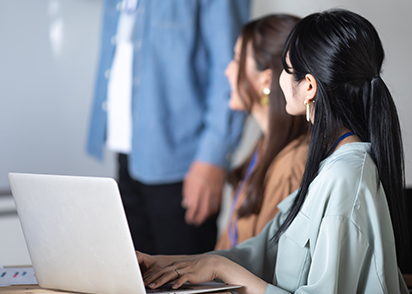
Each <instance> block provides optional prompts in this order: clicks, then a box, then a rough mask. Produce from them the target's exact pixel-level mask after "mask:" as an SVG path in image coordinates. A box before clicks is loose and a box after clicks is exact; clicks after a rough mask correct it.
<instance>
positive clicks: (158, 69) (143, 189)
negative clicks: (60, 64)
mask: <svg viewBox="0 0 412 294" xmlns="http://www.w3.org/2000/svg"><path fill="white" fill-rule="evenodd" d="M249 9H250V0H196V1H195V0H185V1H182V0H179V1H175V0H123V1H118V0H117V1H116V0H106V1H105V2H104V16H103V31H102V39H101V55H100V61H99V68H98V73H97V81H96V88H95V95H94V102H93V107H92V115H91V122H90V131H89V138H88V146H87V151H88V153H89V154H91V155H92V156H95V157H97V158H99V159H101V158H102V157H103V150H104V147H105V145H107V147H108V148H109V149H110V150H112V151H115V152H117V153H118V154H119V178H118V182H119V187H120V191H121V194H122V198H123V202H124V205H125V210H126V215H127V217H128V221H129V225H130V229H131V233H132V236H133V239H134V242H135V246H136V249H138V250H141V251H144V252H148V253H152V254H156V253H168V254H173V253H196V252H204V251H207V250H210V249H212V248H213V246H214V245H215V240H216V235H217V227H216V214H217V212H218V211H219V208H220V202H221V194H222V187H223V183H224V179H225V175H226V170H227V169H228V168H229V166H230V159H231V154H232V152H233V151H234V149H235V148H236V146H237V144H238V141H239V138H240V135H241V132H242V128H243V121H244V117H245V115H244V113H241V112H238V113H235V112H232V111H231V110H230V109H229V107H228V101H229V93H230V87H229V84H228V82H227V79H226V78H225V76H224V70H225V67H226V65H227V64H228V63H229V62H230V60H231V59H232V54H233V45H234V43H235V41H236V38H237V36H238V34H239V31H240V28H241V27H242V25H243V24H244V23H245V22H246V21H247V20H248V19H249ZM114 97H115V99H114Z"/></svg>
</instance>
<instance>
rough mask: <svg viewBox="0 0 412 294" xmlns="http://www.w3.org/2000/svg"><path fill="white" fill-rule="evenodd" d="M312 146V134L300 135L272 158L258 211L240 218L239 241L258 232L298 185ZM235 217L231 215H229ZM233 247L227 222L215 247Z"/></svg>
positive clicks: (240, 201)
mask: <svg viewBox="0 0 412 294" xmlns="http://www.w3.org/2000/svg"><path fill="white" fill-rule="evenodd" d="M308 148H309V136H308V135H304V136H301V137H299V138H297V139H295V140H293V141H292V142H290V143H289V144H288V145H287V146H286V147H285V148H284V149H283V150H282V151H281V152H280V153H279V154H278V155H277V156H276V157H275V159H274V160H273V162H272V164H271V165H270V167H269V169H268V171H267V174H266V179H265V183H266V185H267V186H266V189H265V193H264V196H263V203H262V208H261V210H260V212H259V214H257V215H256V214H252V215H249V216H247V217H243V218H241V219H239V220H238V243H241V242H243V241H245V240H247V239H249V238H251V237H254V236H256V235H258V234H259V233H260V232H261V231H262V229H263V228H264V227H265V225H266V224H267V223H268V222H269V221H270V220H271V219H273V218H274V217H275V215H276V214H277V212H278V211H279V210H278V208H277V205H278V204H279V203H280V202H281V201H282V200H283V199H284V198H286V197H287V196H288V195H289V194H291V193H292V192H293V191H295V190H296V189H297V188H299V185H300V182H301V180H302V176H303V172H304V170H305V164H306V158H307V155H308ZM244 191H245V189H243V191H242V193H241V195H240V196H239V200H238V202H237V204H236V211H237V210H238V209H239V206H240V205H241V204H242V203H243V201H244V200H245V198H246V195H245V193H244ZM234 217H235V214H233V215H231V216H230V217H229V219H232V218H234ZM227 248H230V242H229V234H228V225H226V228H225V229H224V231H223V232H222V234H221V236H220V237H219V239H218V241H217V244H216V246H215V250H221V249H227Z"/></svg>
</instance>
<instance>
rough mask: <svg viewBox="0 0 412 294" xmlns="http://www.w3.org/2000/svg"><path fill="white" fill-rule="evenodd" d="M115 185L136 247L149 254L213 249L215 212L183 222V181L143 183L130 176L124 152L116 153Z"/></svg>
mask: <svg viewBox="0 0 412 294" xmlns="http://www.w3.org/2000/svg"><path fill="white" fill-rule="evenodd" d="M118 160H119V175H118V176H119V178H118V183H119V189H120V194H121V195H122V200H123V205H124V208H125V211H126V216H127V220H128V223H129V227H130V231H131V234H132V238H133V242H134V246H135V248H136V250H139V251H141V252H144V253H149V254H195V253H202V252H206V251H210V250H213V248H214V246H215V243H216V237H217V225H216V219H217V216H215V217H211V218H209V219H208V220H207V221H206V222H205V223H204V224H202V225H201V226H192V225H187V224H186V222H185V219H184V215H185V209H183V208H182V206H181V202H182V186H183V183H182V182H179V183H173V184H166V185H145V184H143V183H141V182H139V181H136V180H133V179H132V178H131V177H130V175H129V171H128V159H127V155H124V154H119V157H118Z"/></svg>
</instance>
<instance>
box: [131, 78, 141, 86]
mask: <svg viewBox="0 0 412 294" xmlns="http://www.w3.org/2000/svg"><path fill="white" fill-rule="evenodd" d="M139 84H140V79H139V78H134V79H133V86H135V87H138V86H139Z"/></svg>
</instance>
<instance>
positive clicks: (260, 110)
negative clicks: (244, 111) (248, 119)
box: [251, 105, 269, 138]
mask: <svg viewBox="0 0 412 294" xmlns="http://www.w3.org/2000/svg"><path fill="white" fill-rule="evenodd" d="M251 115H252V116H253V118H254V119H255V120H256V122H257V124H258V125H259V128H260V130H261V131H262V133H263V136H264V138H267V137H268V136H269V107H262V106H261V105H258V106H255V107H253V108H252V111H251Z"/></svg>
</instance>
